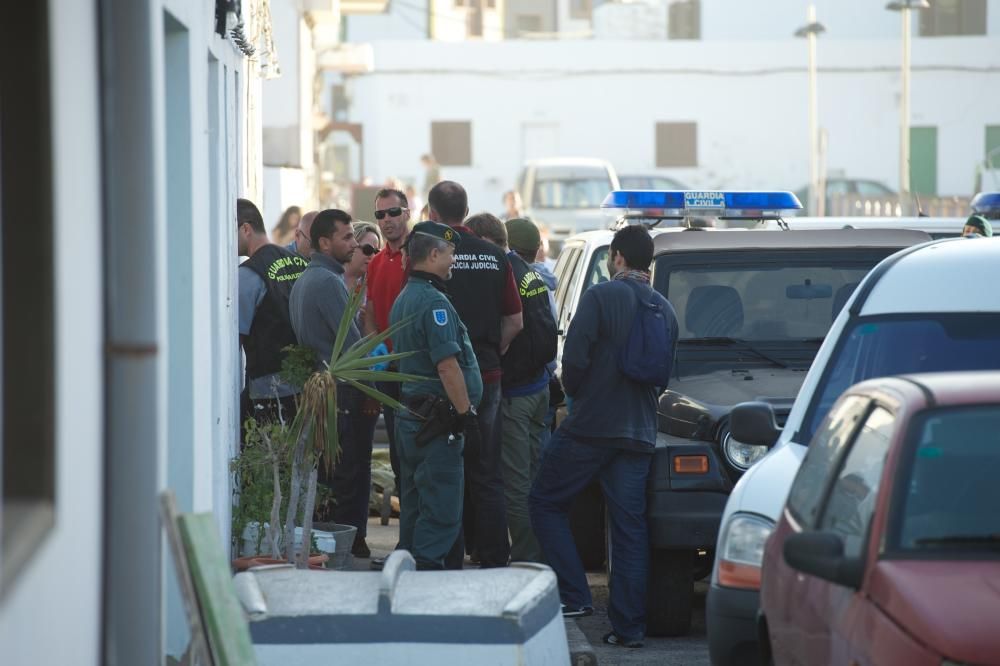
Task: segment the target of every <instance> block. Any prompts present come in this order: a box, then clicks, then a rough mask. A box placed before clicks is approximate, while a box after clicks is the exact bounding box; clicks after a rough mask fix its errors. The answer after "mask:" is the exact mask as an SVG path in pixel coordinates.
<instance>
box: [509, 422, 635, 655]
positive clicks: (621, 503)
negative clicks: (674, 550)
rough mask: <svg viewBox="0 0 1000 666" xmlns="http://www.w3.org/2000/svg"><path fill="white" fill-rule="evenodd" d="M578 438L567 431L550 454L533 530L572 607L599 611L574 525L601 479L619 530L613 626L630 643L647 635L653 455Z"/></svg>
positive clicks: (534, 501)
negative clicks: (573, 510)
mask: <svg viewBox="0 0 1000 666" xmlns="http://www.w3.org/2000/svg"><path fill="white" fill-rule="evenodd" d="M651 453H652V450H650V452H649V453H637V452H634V451H626V450H623V449H617V448H612V447H605V446H595V445H593V444H586V443H583V442H580V441H577V440H575V439H574V438H573V437H572V435H569V434H568V433H566V432H565V431H564V430H563V429H562V428H560V429H559V430H556V432H555V433H554V434H553V435H552V440H551V441H550V442H549V446H548V448H547V449H546V450H545V451H544V452H543V453H542V459H541V462H540V464H539V470H538V477H537V478H536V479H535V484H534V486H532V488H531V495H530V497H529V499H528V506H529V512H530V515H531V526H532V528H533V529H534V530H535V536H536V537H537V538H538V542H539V543H540V544H541V546H542V551H543V552H544V553H545V558H546V560H547V561H548V563H549V566H551V567H552V569H553V570H554V571H555V572H556V576H557V577H558V579H559V596H560V597H561V599H562V602H563V603H564V604H566V605H567V606H569V607H571V608H580V607H582V606H592V605H593V599H592V597H591V595H590V587H588V585H587V575H586V573H585V572H584V569H583V562H582V561H581V560H580V555H579V553H577V551H576V544H575V543H574V541H573V533H572V532H571V531H570V527H569V509H570V505H571V504H572V503H573V499H574V498H575V497H576V496H577V495H579V494H580V493H581V492H582V491H583V489H584V488H586V487H587V485H588V484H589V483H590V482H591V481H592V480H593V479H594V478H597V479H599V480H600V482H601V490H602V491H603V492H604V500H605V503H606V504H607V508H608V518H609V529H610V530H611V560H612V561H613V562H614V566H613V567H612V568H611V580H610V581H608V585H609V587H610V597H611V600H610V605H609V608H608V617H609V619H610V620H611V627H612V628H613V629H614V630H615V633H617V634H618V635H619V636H621V637H622V638H625V639H628V640H641V639H643V638H644V637H645V634H646V579H647V577H648V575H649V531H648V528H647V526H646V480H647V478H648V477H649V467H650V464H651V463H652V460H653V456H652V455H650V454H651Z"/></svg>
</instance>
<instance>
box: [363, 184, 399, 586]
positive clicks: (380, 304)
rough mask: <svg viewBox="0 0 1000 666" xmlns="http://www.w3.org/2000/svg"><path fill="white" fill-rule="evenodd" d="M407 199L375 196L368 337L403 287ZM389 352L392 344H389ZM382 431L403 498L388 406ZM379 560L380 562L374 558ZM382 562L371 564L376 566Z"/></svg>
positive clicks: (395, 389) (391, 387) (389, 390)
mask: <svg viewBox="0 0 1000 666" xmlns="http://www.w3.org/2000/svg"><path fill="white" fill-rule="evenodd" d="M407 205H408V202H407V199H406V195H405V194H403V192H401V191H400V190H395V189H392V188H385V189H381V190H379V191H378V192H377V193H376V194H375V220H376V222H377V223H378V227H379V229H380V230H381V231H382V238H384V239H385V245H384V247H383V248H382V250H381V252H379V253H378V254H376V255H375V256H374V257H373V258H372V260H371V263H370V264H368V302H367V304H366V305H365V317H364V322H365V324H364V334H365V335H371V334H373V333H378V332H380V331H384V330H385V329H387V328H389V311H390V310H391V309H392V304H393V303H395V302H396V298H397V297H398V296H399V292H401V291H402V290H403V285H404V284H405V283H406V271H405V269H404V267H403V253H402V248H403V244H404V243H405V242H406V237H407V236H408V235H409V233H410V209H409V208H407ZM388 345H389V347H390V348H391V346H392V340H389V341H388ZM378 388H379V390H381V391H382V392H383V393H386V394H387V395H390V396H392V397H394V398H396V399H397V400H398V399H399V384H397V383H395V382H392V383H384V384H383V383H380V384H379V385H378ZM382 414H383V416H384V417H385V429H386V433H387V434H388V436H389V462H390V464H391V465H392V475H393V477H394V479H393V482H394V485H395V487H396V492H395V494H396V495H397V496H399V497H402V492H401V488H400V487H399V453H398V448H397V445H396V434H395V422H396V412H395V410H394V409H392V408H391V407H389V406H388V405H383V406H382ZM376 560H379V558H376ZM380 562H381V560H379V561H375V560H373V566H376V567H377V566H378V565H379V564H380Z"/></svg>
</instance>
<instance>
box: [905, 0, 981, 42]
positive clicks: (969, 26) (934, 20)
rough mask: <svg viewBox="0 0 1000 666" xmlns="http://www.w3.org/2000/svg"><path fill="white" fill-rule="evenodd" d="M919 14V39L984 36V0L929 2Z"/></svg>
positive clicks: (934, 0)
mask: <svg viewBox="0 0 1000 666" xmlns="http://www.w3.org/2000/svg"><path fill="white" fill-rule="evenodd" d="M930 3H931V6H930V8H929V9H925V10H923V11H921V12H920V36H921V37H947V36H955V35H985V34H986V0H930Z"/></svg>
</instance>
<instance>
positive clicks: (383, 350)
mask: <svg viewBox="0 0 1000 666" xmlns="http://www.w3.org/2000/svg"><path fill="white" fill-rule="evenodd" d="M388 353H389V348H388V347H387V346H386V344H385V343H384V342H380V343H379V345H378V347H375V349H373V350H372V351H371V353H370V354H368V357H369V358H378V357H379V356H385V355H386V354H388ZM371 368H372V370H376V371H378V372H385V371H386V370H388V369H389V364H388V363H376V364H374V365H372V367H371Z"/></svg>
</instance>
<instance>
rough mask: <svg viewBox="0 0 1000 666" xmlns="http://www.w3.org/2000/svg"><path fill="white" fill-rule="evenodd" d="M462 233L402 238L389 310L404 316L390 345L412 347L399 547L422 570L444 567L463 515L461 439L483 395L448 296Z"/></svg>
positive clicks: (423, 232)
mask: <svg viewBox="0 0 1000 666" xmlns="http://www.w3.org/2000/svg"><path fill="white" fill-rule="evenodd" d="M458 242H459V236H458V233H457V232H456V231H454V230H453V229H452V228H451V227H448V226H447V225H444V224H439V223H437V222H421V223H420V224H417V225H416V226H414V227H413V230H412V231H411V232H410V236H409V239H408V240H407V242H406V246H405V248H406V253H407V260H408V263H409V266H410V275H409V278H408V280H407V282H406V286H405V287H404V288H403V291H402V292H401V293H400V295H399V297H398V298H397V299H396V302H395V303H394V304H393V306H392V310H391V312H390V313H389V321H390V323H392V324H393V325H395V324H396V323H397V322H400V321H408V322H409V323H408V324H407V325H405V326H404V327H403V328H402V329H401V330H400V331H399V332H398V333H396V334H395V335H394V336H393V338H392V340H393V347H394V351H396V352H414V353H413V354H412V355H411V356H408V357H406V358H404V359H402V360H401V361H400V362H399V370H400V372H402V373H406V374H410V375H417V376H419V377H423V378H424V379H422V380H420V381H413V382H406V383H404V384H403V387H402V396H401V402H402V403H403V404H404V405H405V406H406V407H407V410H408V411H405V412H401V413H400V414H399V415H398V416H397V418H396V438H397V440H396V441H397V443H398V444H399V463H400V464H399V467H400V485H401V494H400V498H399V500H400V501H399V503H400V519H399V547H400V548H405V549H406V550H409V551H410V553H411V554H412V555H413V557H414V559H415V560H416V561H417V568H419V569H443V568H444V559H445V555H447V554H448V551H449V550H450V549H451V548H452V546H453V545H454V544H455V543H456V540H457V539H458V532H459V528H460V526H461V521H462V489H463V484H464V469H463V463H462V453H463V446H465V447H469V449H470V450H471V449H473V448H474V447H475V446H476V444H477V442H478V441H479V425H478V421H477V418H476V406H477V405H478V404H479V401H480V400H481V399H482V395H483V383H482V378H481V376H480V373H479V365H478V363H477V362H476V356H475V354H474V353H473V351H472V343H471V342H469V335H468V333H467V332H466V328H465V325H464V324H463V323H462V321H461V319H459V318H458V314H456V312H455V308H454V307H452V304H451V301H450V300H449V298H448V290H447V287H446V286H445V282H446V281H447V280H448V279H450V278H451V266H452V264H453V263H454V260H455V259H454V254H455V246H456V245H457V244H458Z"/></svg>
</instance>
